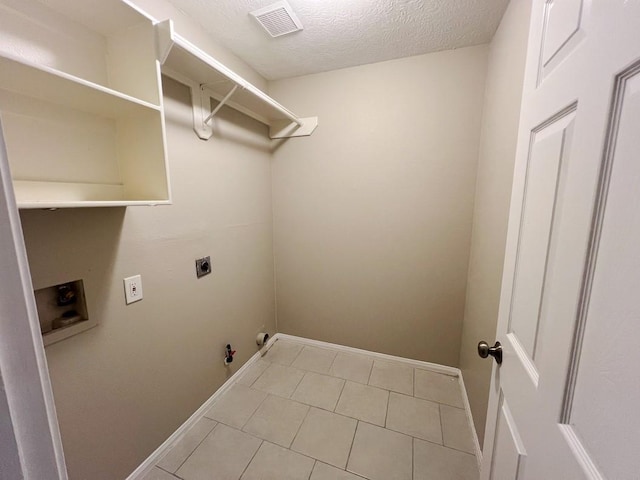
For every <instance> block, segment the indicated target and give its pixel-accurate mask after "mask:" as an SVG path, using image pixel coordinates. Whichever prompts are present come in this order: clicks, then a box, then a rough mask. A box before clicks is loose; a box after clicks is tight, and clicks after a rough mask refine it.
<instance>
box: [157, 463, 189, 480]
mask: <svg viewBox="0 0 640 480" xmlns="http://www.w3.org/2000/svg"><path fill="white" fill-rule="evenodd" d="M181 466H182V465H181ZM153 468H157V469H159V470H162V471H163V472H166V473H168V474H169V475H171V476H172V477H173V478H178V479H179V480H182V477H179V476H177V475H176V474H175V473H171V472H170V471H169V470H167V469H166V468H162V467H161V466H160V465H158V464H157V463H156V464H155V465H154V466H153ZM153 468H152V469H151V471H153ZM178 468H180V467H178ZM176 471H177V470H176Z"/></svg>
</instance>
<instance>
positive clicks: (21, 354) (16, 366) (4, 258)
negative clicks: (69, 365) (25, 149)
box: [0, 124, 67, 480]
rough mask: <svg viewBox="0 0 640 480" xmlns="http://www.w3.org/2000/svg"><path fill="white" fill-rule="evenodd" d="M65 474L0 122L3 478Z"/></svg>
mask: <svg viewBox="0 0 640 480" xmlns="http://www.w3.org/2000/svg"><path fill="white" fill-rule="evenodd" d="M22 478H24V479H26V480H31V479H33V480H45V479H46V480H66V478H67V471H66V468H65V463H64V456H63V453H62V443H61V441H60V432H59V430H58V423H57V419H56V412H55V408H54V404H53V394H52V392H51V384H50V382H49V373H48V370H47V362H46V358H45V354H44V347H43V345H42V338H41V336H40V325H39V322H38V316H37V313H36V305H35V298H34V296H33V287H32V285H31V277H30V275H29V265H28V263H27V255H26V252H25V247H24V241H23V237H22V228H21V225H20V218H19V216H18V208H17V207H16V201H15V197H14V193H13V187H12V184H11V175H10V172H9V164H8V161H7V155H6V149H5V145H4V139H3V136H2V124H0V480H5V479H6V480H14V479H16V480H17V479H22Z"/></svg>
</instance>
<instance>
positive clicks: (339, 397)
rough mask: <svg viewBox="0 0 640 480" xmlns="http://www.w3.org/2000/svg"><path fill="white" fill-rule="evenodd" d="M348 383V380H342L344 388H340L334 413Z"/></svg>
mask: <svg viewBox="0 0 640 480" xmlns="http://www.w3.org/2000/svg"><path fill="white" fill-rule="evenodd" d="M346 385H347V381H346V380H342V388H341V389H340V395H338V399H337V400H336V404H335V405H334V406H333V410H331V411H332V412H333V413H336V408H338V403H340V399H341V398H342V392H344V387H345V386H346Z"/></svg>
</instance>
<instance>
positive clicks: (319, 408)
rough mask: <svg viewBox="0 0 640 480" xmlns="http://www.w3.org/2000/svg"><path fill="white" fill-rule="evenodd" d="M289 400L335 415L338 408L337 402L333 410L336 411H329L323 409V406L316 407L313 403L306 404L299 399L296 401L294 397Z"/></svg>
mask: <svg viewBox="0 0 640 480" xmlns="http://www.w3.org/2000/svg"><path fill="white" fill-rule="evenodd" d="M289 400H293V401H294V402H298V403H301V404H302V405H306V406H308V407H313V408H317V409H318V410H323V411H325V412H328V413H335V408H336V406H337V405H338V402H336V405H335V406H334V407H333V408H334V410H329V409H328V408H325V407H321V406H319V405H314V404H312V403H306V402H303V401H302V400H298V399H295V398H293V397H292V398H290V399H289Z"/></svg>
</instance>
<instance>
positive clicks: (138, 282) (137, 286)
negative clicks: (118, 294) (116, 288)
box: [124, 275, 142, 305]
mask: <svg viewBox="0 0 640 480" xmlns="http://www.w3.org/2000/svg"><path fill="white" fill-rule="evenodd" d="M124 299H125V302H127V305H129V304H130V303H133V302H138V301H140V300H142V277H141V276H140V275H134V276H133V277H127V278H125V279H124Z"/></svg>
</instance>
